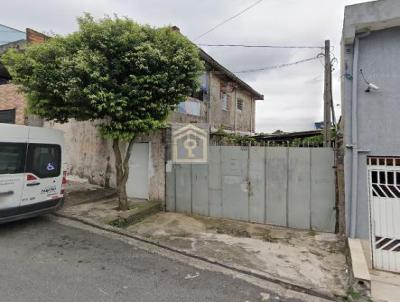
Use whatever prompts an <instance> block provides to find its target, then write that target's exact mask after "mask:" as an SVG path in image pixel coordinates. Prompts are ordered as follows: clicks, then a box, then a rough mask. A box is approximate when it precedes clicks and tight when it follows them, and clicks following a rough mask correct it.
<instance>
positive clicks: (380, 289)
mask: <svg viewBox="0 0 400 302" xmlns="http://www.w3.org/2000/svg"><path fill="white" fill-rule="evenodd" d="M361 243H362V246H363V249H364V254H365V258H366V261H367V265H368V269H369V273H370V276H371V297H372V299H373V301H374V302H398V301H400V274H395V273H390V272H384V271H378V270H375V269H373V268H372V262H371V259H372V257H371V248H370V245H369V241H368V240H361Z"/></svg>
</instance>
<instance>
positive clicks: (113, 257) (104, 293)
mask: <svg viewBox="0 0 400 302" xmlns="http://www.w3.org/2000/svg"><path fill="white" fill-rule="evenodd" d="M0 301H1V302H28V301H29V302H35V301H37V302H47V301H49V302H50V301H51V302H55V301H62V302H63V301H68V302H71V301H79V302H81V301H83V302H91V301H93V302H101V301H129V302H132V301H241V302H246V301H249V302H253V301H298V300H293V299H285V298H283V297H278V296H277V295H276V294H274V293H272V292H270V291H268V290H265V289H262V288H259V287H257V286H254V285H251V284H249V283H247V282H245V281H243V280H240V279H237V278H233V277H231V276H228V275H225V274H222V273H218V272H211V271H206V270H199V269H196V268H194V267H192V266H190V265H187V264H184V263H182V262H178V261H175V260H171V259H169V258H166V257H163V256H161V255H158V254H154V253H150V252H148V251H145V250H142V249H140V248H137V247H134V246H132V245H130V244H128V243H125V242H123V241H121V240H117V239H112V238H109V237H107V236H102V235H98V234H94V233H92V232H88V231H86V230H82V229H78V228H74V227H70V226H66V225H62V224H59V223H57V221H56V220H54V219H52V218H51V216H44V217H39V218H35V219H30V220H25V221H19V222H14V223H9V224H4V225H0Z"/></svg>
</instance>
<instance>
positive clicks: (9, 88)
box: [0, 83, 26, 125]
mask: <svg viewBox="0 0 400 302" xmlns="http://www.w3.org/2000/svg"><path fill="white" fill-rule="evenodd" d="M10 109H15V123H16V124H17V125H25V124H26V113H25V112H26V100H25V97H24V95H23V94H21V93H20V92H19V91H18V87H17V86H15V85H14V84H11V83H6V84H0V110H10Z"/></svg>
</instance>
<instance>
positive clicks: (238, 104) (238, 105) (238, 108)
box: [236, 99, 243, 111]
mask: <svg viewBox="0 0 400 302" xmlns="http://www.w3.org/2000/svg"><path fill="white" fill-rule="evenodd" d="M236 105H237V110H240V111H242V110H243V100H242V99H237V104H236Z"/></svg>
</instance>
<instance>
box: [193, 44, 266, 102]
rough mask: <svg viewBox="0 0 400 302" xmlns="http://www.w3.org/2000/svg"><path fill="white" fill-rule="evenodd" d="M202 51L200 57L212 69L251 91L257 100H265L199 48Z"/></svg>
mask: <svg viewBox="0 0 400 302" xmlns="http://www.w3.org/2000/svg"><path fill="white" fill-rule="evenodd" d="M198 49H199V51H200V57H201V58H202V59H203V60H204V61H206V62H207V63H208V64H210V65H211V66H212V67H214V68H216V69H218V70H219V71H221V72H222V73H223V74H225V75H226V76H227V77H228V78H230V79H231V80H232V81H234V82H236V83H237V84H239V85H240V86H242V87H243V88H244V89H246V90H247V91H249V92H250V93H251V94H252V96H253V97H255V100H264V95H262V94H261V93H259V92H258V91H256V90H255V89H254V88H252V87H251V86H250V85H249V84H247V83H246V82H244V81H243V80H241V79H240V78H239V77H238V76H236V75H235V74H234V73H233V72H231V71H229V70H228V69H227V68H226V67H224V66H222V65H221V64H220V63H218V62H217V61H216V60H215V59H214V58H212V57H211V56H210V55H209V54H208V53H206V52H205V51H204V50H203V49H201V48H200V47H199V48H198Z"/></svg>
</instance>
